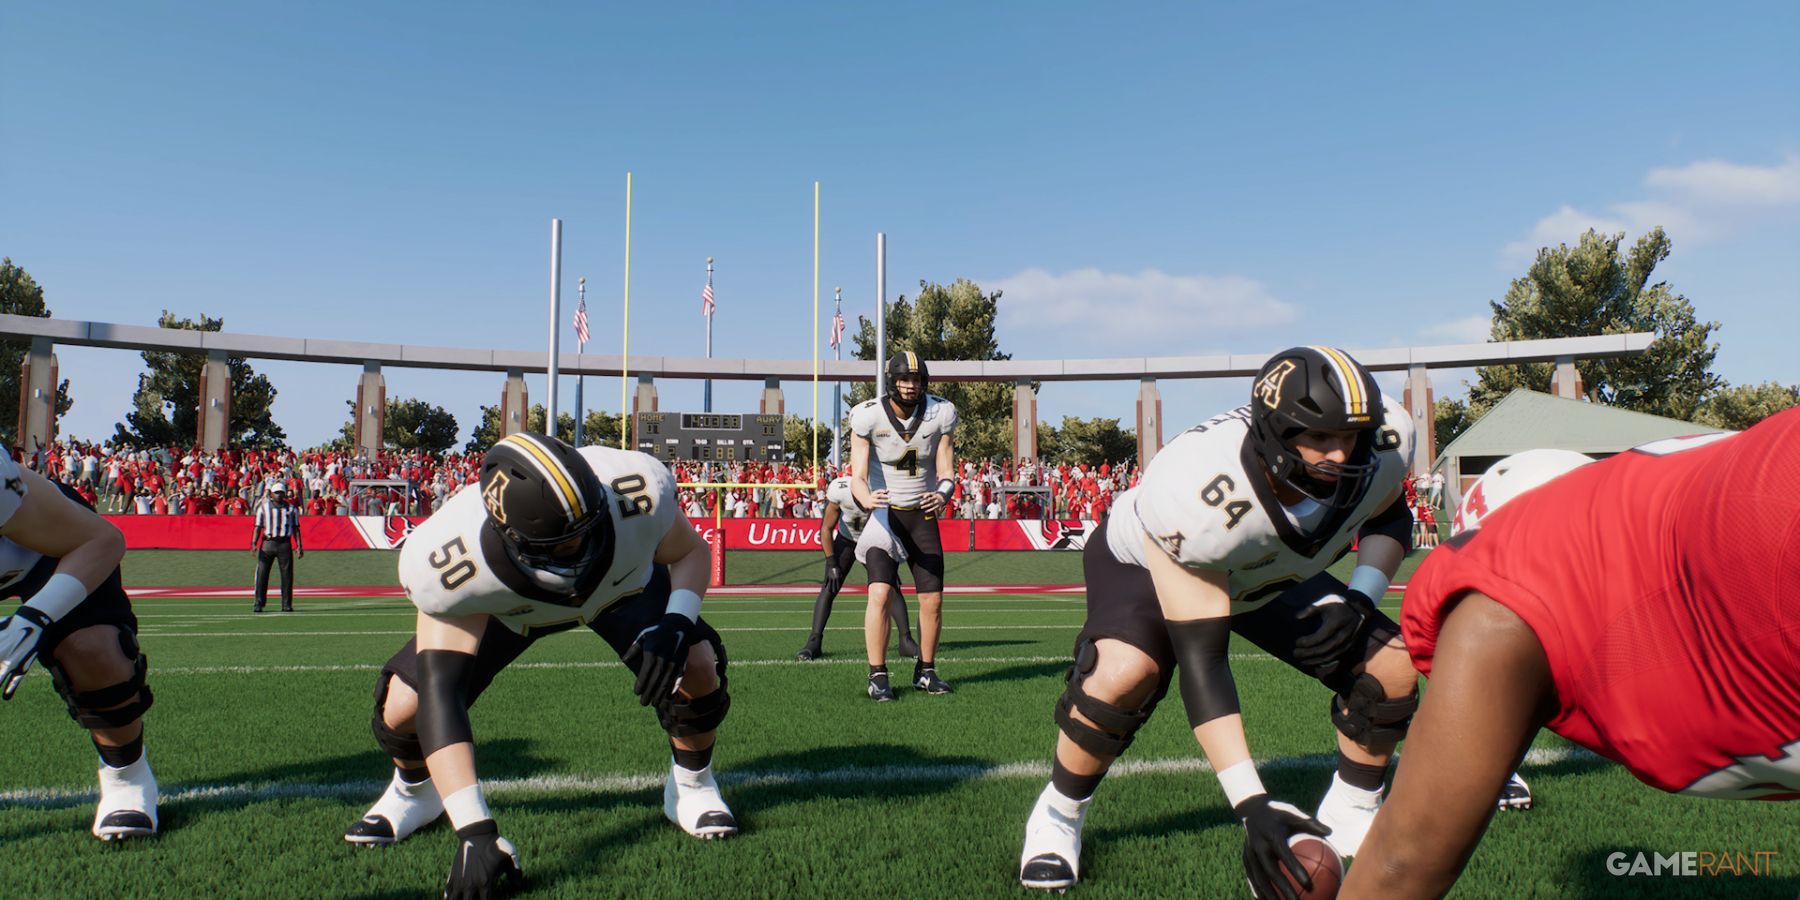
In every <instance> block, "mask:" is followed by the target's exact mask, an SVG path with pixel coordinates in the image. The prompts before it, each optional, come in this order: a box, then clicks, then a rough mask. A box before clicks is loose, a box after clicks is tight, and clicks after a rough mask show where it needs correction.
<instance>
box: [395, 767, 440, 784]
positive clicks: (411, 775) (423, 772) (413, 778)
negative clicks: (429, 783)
mask: <svg viewBox="0 0 1800 900" xmlns="http://www.w3.org/2000/svg"><path fill="white" fill-rule="evenodd" d="M394 769H395V771H398V772H399V773H400V780H401V781H402V782H405V783H406V784H418V783H419V782H421V781H425V780H426V779H429V778H430V777H431V770H430V769H428V768H426V767H425V766H420V767H418V768H416V769H409V768H406V767H405V766H395V767H394Z"/></svg>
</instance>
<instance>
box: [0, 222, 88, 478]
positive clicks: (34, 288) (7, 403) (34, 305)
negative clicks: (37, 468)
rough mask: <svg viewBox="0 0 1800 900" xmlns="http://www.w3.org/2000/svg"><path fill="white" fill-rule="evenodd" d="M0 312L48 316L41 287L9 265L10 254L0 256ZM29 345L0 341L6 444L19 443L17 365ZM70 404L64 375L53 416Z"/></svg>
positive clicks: (0, 429)
mask: <svg viewBox="0 0 1800 900" xmlns="http://www.w3.org/2000/svg"><path fill="white" fill-rule="evenodd" d="M0 313H9V314H11V315H15V316H37V317H38V318H40V319H48V318H50V307H49V306H47V305H45V304H44V289H43V288H41V287H39V286H38V283H37V282H36V281H35V280H33V279H32V277H31V275H30V273H28V272H26V271H25V270H24V269H22V268H20V267H18V266H15V265H13V261H12V259H11V257H7V258H6V259H4V260H0ZM30 349H31V342H30V341H0V441H4V442H5V444H6V445H7V446H14V445H17V444H18V443H19V365H20V364H21V363H23V362H24V361H25V354H26V353H27V352H28V351H30ZM74 405H75V402H74V401H73V400H70V399H69V380H68V379H67V378H65V379H63V381H62V383H61V384H59V385H57V386H56V417H57V418H58V419H61V418H62V415H63V413H66V412H68V411H69V407H71V406H74Z"/></svg>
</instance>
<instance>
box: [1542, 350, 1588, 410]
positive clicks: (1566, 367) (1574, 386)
mask: <svg viewBox="0 0 1800 900" xmlns="http://www.w3.org/2000/svg"><path fill="white" fill-rule="evenodd" d="M1550 393H1552V394H1555V395H1556V396H1558V397H1566V398H1568V399H1570V400H1580V399H1581V398H1582V397H1584V396H1586V395H1587V388H1586V387H1585V386H1584V385H1582V383H1581V373H1580V372H1578V371H1576V369H1575V357H1573V356H1559V357H1557V358H1556V374H1554V375H1552V376H1550Z"/></svg>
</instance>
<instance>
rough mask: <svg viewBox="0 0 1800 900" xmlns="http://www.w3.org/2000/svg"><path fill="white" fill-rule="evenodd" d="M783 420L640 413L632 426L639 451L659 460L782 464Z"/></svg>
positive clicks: (706, 414) (734, 415)
mask: <svg viewBox="0 0 1800 900" xmlns="http://www.w3.org/2000/svg"><path fill="white" fill-rule="evenodd" d="M781 430H782V419H781V417H780V416H773V415H741V414H738V413H678V412H641V413H638V414H637V416H636V418H635V420H634V421H633V423H632V431H633V432H634V436H635V438H636V440H637V448H638V449H639V450H641V451H643V452H645V453H648V454H650V455H651V456H654V457H656V458H657V459H660V460H665V461H669V462H673V461H675V460H693V461H699V462H737V461H741V460H756V461H758V462H761V461H765V460H776V461H779V460H781V459H783V458H785V457H784V454H785V445H784V441H783V437H782V433H781Z"/></svg>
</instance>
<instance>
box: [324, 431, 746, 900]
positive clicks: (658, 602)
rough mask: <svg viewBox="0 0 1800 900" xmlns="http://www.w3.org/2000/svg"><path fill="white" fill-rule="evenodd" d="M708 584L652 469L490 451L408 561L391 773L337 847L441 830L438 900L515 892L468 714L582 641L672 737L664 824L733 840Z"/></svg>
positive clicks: (514, 440)
mask: <svg viewBox="0 0 1800 900" xmlns="http://www.w3.org/2000/svg"><path fill="white" fill-rule="evenodd" d="M710 576H711V567H710V560H709V555H708V551H707V546H706V542H705V541H703V540H702V539H701V538H700V535H699V534H698V533H696V532H695V531H694V528H693V526H692V525H691V524H690V523H689V522H688V519H687V517H686V516H684V515H681V512H680V510H679V509H678V508H677V507H676V504H675V483H674V479H672V478H671V477H670V476H669V472H668V469H667V468H665V467H664V466H663V464H662V463H660V462H658V461H656V460H655V459H654V458H652V457H650V456H647V455H645V454H642V453H637V452H634V451H628V450H615V449H611V448H605V447H586V448H583V449H582V450H579V451H577V450H576V449H575V448H573V447H571V446H569V445H568V444H566V443H563V442H562V441H560V440H557V439H556V438H554V437H548V436H545V435H542V434H533V433H525V432H521V433H518V434H513V435H509V436H508V437H506V438H503V439H502V440H501V441H499V442H498V443H496V444H495V445H494V446H493V448H492V449H490V450H488V452H487V455H486V456H485V457H484V458H483V460H482V464H481V489H480V490H479V491H462V492H460V493H458V494H456V495H455V496H454V497H451V498H450V500H449V502H447V503H445V504H444V506H443V507H442V508H440V509H439V510H438V512H437V513H436V514H434V515H433V516H432V517H431V518H430V519H428V520H426V521H425V523H424V524H422V525H420V526H419V527H418V528H417V529H415V530H414V531H413V532H412V534H410V535H408V536H407V539H406V543H405V545H403V546H402V548H401V551H400V583H401V586H402V587H403V588H404V589H405V590H406V594H407V597H408V598H409V599H410V600H412V602H413V605H414V606H416V607H418V609H419V616H418V632H417V635H416V637H415V638H414V639H413V640H410V641H407V643H406V645H405V646H404V647H402V648H401V649H400V652H398V653H396V654H394V656H393V658H392V659H390V660H388V663H387V665H386V666H385V667H384V668H383V669H382V672H381V674H380V676H379V677H378V679H377V681H376V685H375V716H374V721H373V727H374V731H375V740H376V743H378V744H380V745H381V748H382V749H383V750H385V751H386V752H387V754H388V755H389V756H390V757H392V758H393V760H394V766H395V771H394V776H393V779H392V781H391V782H390V783H389V786H388V789H387V791H386V793H384V794H383V795H382V797H381V799H380V800H378V801H377V802H376V803H375V805H374V807H372V808H371V809H370V810H369V812H368V814H367V815H365V816H364V817H363V818H362V819H361V820H360V821H358V822H356V823H355V824H353V825H352V826H351V827H350V830H349V832H348V833H346V834H345V835H344V839H345V840H347V841H350V842H352V843H361V844H391V843H394V842H396V841H400V840H404V839H405V838H406V837H407V836H408V835H410V834H412V833H413V832H414V831H417V830H418V829H419V828H420V827H422V826H424V825H426V824H427V823H429V822H431V821H433V820H435V819H436V818H437V817H438V816H439V815H440V814H444V813H447V814H448V815H449V818H450V823H451V825H452V826H453V827H454V828H455V829H456V834H457V838H458V841H459V847H458V850H457V853H456V856H455V859H454V861H453V863H452V866H451V870H450V879H449V887H448V888H447V889H446V892H445V896H447V897H462V896H477V895H479V896H487V892H488V891H490V890H494V889H496V888H501V887H505V886H507V885H508V884H516V883H517V882H518V881H519V880H520V879H521V878H522V876H521V875H520V871H519V867H518V858H517V854H516V852H515V851H514V850H513V847H512V845H511V844H510V843H508V842H507V841H506V840H505V839H504V838H502V837H500V832H499V829H498V828H497V827H496V826H495V824H494V819H493V816H492V814H491V813H490V812H489V811H488V807H487V802H486V800H485V799H484V798H483V796H482V793H481V787H480V784H479V783H478V782H477V780H476V775H475V747H474V738H473V735H472V732H471V731H470V728H469V714H468V710H469V706H470V705H471V704H473V703H474V702H475V700H476V699H477V698H478V697H480V696H481V693H482V691H483V690H485V689H486V688H487V686H488V684H489V683H490V682H492V681H493V679H494V676H495V675H497V674H499V672H500V670H501V669H504V668H505V667H506V666H507V665H508V664H509V663H511V662H512V661H513V660H514V659H516V658H518V656H519V654H521V653H523V652H524V651H525V649H526V648H527V647H529V646H531V644H532V642H533V641H536V640H537V639H538V638H539V637H542V636H544V635H546V634H552V633H555V632H557V631H562V630H566V629H570V628H575V627H577V626H581V625H585V626H587V628H588V629H590V630H592V631H593V632H594V633H596V634H598V635H600V637H601V638H602V639H604V640H605V641H606V642H607V643H608V644H609V645H611V646H612V648H613V650H614V651H615V652H617V653H618V654H619V657H620V659H621V660H622V661H624V663H625V664H626V665H627V666H628V667H630V668H631V670H632V671H633V672H634V673H636V677H637V681H636V691H637V695H638V700H639V702H640V703H641V704H643V705H645V706H650V707H653V708H654V709H655V710H656V714H657V716H658V718H659V719H660V720H661V722H662V725H663V728H664V729H665V730H666V731H667V732H668V734H669V744H670V748H671V752H672V755H673V761H672V764H671V766H670V769H669V776H668V779H667V781H666V782H665V784H664V789H663V813H664V814H665V815H666V816H668V818H669V819H670V821H672V822H674V823H675V824H676V825H679V826H680V827H681V829H682V830H683V831H686V832H687V833H689V834H691V835H694V836H695V837H701V838H713V837H724V836H727V835H732V834H735V833H737V820H736V819H735V818H733V816H732V814H731V810H730V808H728V807H727V806H726V805H725V800H724V798H723V797H722V796H720V794H719V788H718V783H717V782H716V781H715V780H714V778H713V773H712V748H713V739H714V736H715V733H716V731H717V729H718V727H719V723H720V722H722V721H724V719H725V714H726V711H727V710H729V709H730V707H731V700H730V697H729V695H728V694H727V693H726V690H725V687H726V679H725V648H724V645H723V644H722V643H720V640H719V634H718V632H717V631H715V630H713V628H712V626H711V625H708V624H707V623H706V621H705V620H704V619H701V618H700V602H701V595H702V594H703V593H705V591H706V587H707V583H708V581H709V579H710Z"/></svg>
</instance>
